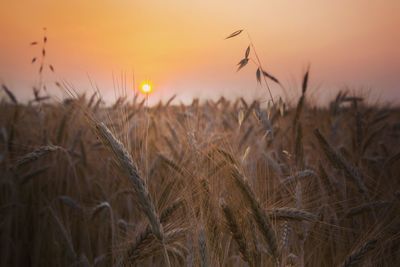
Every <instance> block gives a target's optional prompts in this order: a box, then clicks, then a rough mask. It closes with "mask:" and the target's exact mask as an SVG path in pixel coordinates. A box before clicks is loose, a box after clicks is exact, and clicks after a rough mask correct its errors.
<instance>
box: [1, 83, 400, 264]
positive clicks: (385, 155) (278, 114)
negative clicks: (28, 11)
mask: <svg viewBox="0 0 400 267" xmlns="http://www.w3.org/2000/svg"><path fill="white" fill-rule="evenodd" d="M10 93H11V92H10ZM11 96H12V94H11ZM11 100H12V101H6V100H3V101H2V102H1V103H0V114H1V116H0V125H1V139H0V153H1V158H0V172H1V177H0V192H1V194H0V213H1V216H0V247H1V252H0V265H1V266H396V265H397V264H399V262H400V254H399V252H400V250H399V230H400V216H399V214H400V213H399V212H400V191H399V189H400V187H399V173H400V164H399V159H400V153H399V152H400V146H399V144H400V141H399V136H400V112H399V110H398V109H397V108H395V107H388V106H386V107H385V106H383V105H381V106H379V105H374V106H368V105H366V104H364V102H363V100H362V99H361V98H358V97H350V96H349V95H347V94H345V93H340V94H339V95H338V96H337V97H336V98H335V99H333V100H332V101H331V103H330V105H329V106H327V107H325V108H317V107H314V106H313V105H312V103H308V101H307V99H306V96H305V90H303V94H302V96H301V98H300V99H299V101H298V103H297V104H294V105H291V106H289V105H285V104H284V103H283V102H279V103H276V104H275V105H273V106H272V105H269V106H265V105H263V104H260V102H258V101H253V102H246V101H245V100H244V99H238V100H236V101H229V100H227V99H224V98H221V99H219V100H218V101H199V100H198V99H195V100H193V103H192V104H190V105H184V104H181V105H172V104H171V103H170V102H171V101H168V102H167V103H161V102H160V104H159V105H156V106H153V107H147V106H146V103H145V100H140V99H139V98H138V97H136V98H134V99H133V100H132V99H127V98H120V99H118V101H116V102H115V103H114V104H113V105H111V106H105V105H103V104H102V102H101V99H99V98H97V97H96V96H95V95H94V96H93V97H90V98H88V97H85V96H84V95H83V96H78V97H75V98H71V99H67V100H65V101H64V102H62V103H53V104H51V103H47V104H46V103H39V104H35V103H32V104H30V105H23V104H19V103H18V102H17V101H16V99H12V97H11Z"/></svg>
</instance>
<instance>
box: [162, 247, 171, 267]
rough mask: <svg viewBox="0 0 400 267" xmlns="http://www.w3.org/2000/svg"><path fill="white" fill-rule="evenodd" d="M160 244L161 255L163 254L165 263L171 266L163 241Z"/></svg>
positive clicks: (168, 266)
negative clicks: (161, 248)
mask: <svg viewBox="0 0 400 267" xmlns="http://www.w3.org/2000/svg"><path fill="white" fill-rule="evenodd" d="M162 246H163V255H164V260H165V265H166V266H167V267H171V262H170V261H169V256H168V251H167V248H166V246H165V242H164V241H163V242H162Z"/></svg>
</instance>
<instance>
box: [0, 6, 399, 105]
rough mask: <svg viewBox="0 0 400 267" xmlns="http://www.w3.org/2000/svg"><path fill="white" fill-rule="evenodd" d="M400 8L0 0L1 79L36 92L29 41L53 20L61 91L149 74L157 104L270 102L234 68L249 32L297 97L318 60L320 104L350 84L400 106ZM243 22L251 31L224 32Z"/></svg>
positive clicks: (49, 77) (108, 93)
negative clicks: (240, 99)
mask: <svg viewBox="0 0 400 267" xmlns="http://www.w3.org/2000/svg"><path fill="white" fill-rule="evenodd" d="M399 14H400V1H398V0H385V1H378V0H376V1H374V0H336V1H331V0H297V1H294V0H252V1H251V0H249V1H234V0H230V1H226V0H218V1H215V0H213V1H211V0H96V1H94V0H93V1H90V0H68V1H66V0H58V1H54V0H35V1H33V0H31V1H26V0H25V1H23V0H21V1H11V0H1V1H0V32H1V38H0V82H1V83H4V84H6V85H7V86H8V87H9V88H10V89H11V90H12V91H13V92H14V93H15V94H16V96H17V97H18V98H19V99H22V100H27V99H29V98H31V97H32V86H34V85H35V84H37V83H38V79H39V75H38V66H39V65H38V64H39V62H40V60H38V61H37V62H35V63H34V64H31V59H32V58H33V57H36V56H40V54H41V47H40V46H30V45H29V44H30V42H32V41H41V40H42V36H43V27H46V28H47V30H46V35H47V38H48V42H47V44H46V59H45V60H46V62H47V63H48V64H52V65H53V66H54V68H55V73H51V71H49V70H48V69H47V68H46V67H45V71H44V72H43V80H44V81H45V83H46V85H47V90H48V91H49V93H50V94H52V95H60V94H62V92H61V90H60V89H58V88H57V87H56V86H54V82H55V81H64V82H68V83H69V84H70V85H72V86H73V87H74V88H75V89H76V90H77V91H78V92H87V94H91V93H92V92H93V86H92V85H91V84H93V83H96V84H97V85H98V87H99V88H100V90H101V92H102V94H103V96H104V97H105V98H106V99H108V100H109V99H114V98H115V97H116V95H117V96H118V95H120V94H121V91H125V92H126V94H128V95H131V94H133V90H132V88H133V87H137V86H138V85H139V84H140V83H141V82H142V81H143V80H151V82H152V84H153V88H154V91H153V94H152V95H151V96H150V99H151V100H153V101H157V100H158V99H167V98H169V97H170V96H172V95H174V94H177V96H178V99H180V100H182V101H190V100H191V99H192V98H193V97H201V98H214V99H216V98H218V97H220V96H221V95H223V96H225V97H228V98H234V97H238V96H244V97H247V98H251V97H263V98H267V94H266V88H265V87H261V86H260V85H259V84H257V81H256V78H255V72H256V66H255V65H254V64H251V63H249V65H248V66H246V67H245V68H244V69H242V70H240V71H239V72H237V71H236V69H237V66H236V65H237V63H238V62H239V61H240V60H241V59H242V58H243V56H244V52H245V50H246V48H247V46H248V44H249V37H248V35H247V33H249V36H250V37H251V40H252V41H253V44H254V46H255V48H256V51H257V54H258V56H259V58H260V60H261V62H262V65H263V68H264V70H266V71H268V72H270V73H271V74H273V75H274V76H276V77H277V78H278V79H279V80H280V81H281V83H282V84H283V86H284V88H285V89H286V90H287V91H288V93H289V97H290V98H295V97H297V96H298V94H299V91H300V88H299V87H300V84H301V77H302V75H303V73H304V71H305V70H306V69H307V66H308V65H310V66H311V71H310V78H311V80H310V92H309V94H310V97H311V98H313V99H315V100H317V101H319V102H326V101H327V100H329V99H332V98H333V97H334V95H335V94H336V93H337V92H338V90H340V89H344V88H349V89H350V90H351V91H357V92H359V93H361V94H363V95H365V96H369V97H372V98H373V99H379V100H381V101H390V102H397V103H400V88H399V85H400V34H399V32H400V30H399V28H400V15H399ZM239 29H245V30H246V33H244V32H243V33H242V34H240V35H239V36H237V37H235V38H232V39H228V40H225V39H224V38H225V37H226V36H228V35H229V34H230V33H232V32H234V31H236V30H239ZM252 52H253V51H252ZM251 57H254V56H253V54H252V53H251ZM133 77H134V78H133ZM133 80H134V81H135V85H133ZM90 81H92V82H90ZM122 84H125V86H122ZM270 85H271V89H272V91H273V94H274V96H276V97H277V96H278V95H280V94H281V93H282V89H281V88H279V87H277V86H274V85H273V84H270ZM121 88H124V90H122V89H121Z"/></svg>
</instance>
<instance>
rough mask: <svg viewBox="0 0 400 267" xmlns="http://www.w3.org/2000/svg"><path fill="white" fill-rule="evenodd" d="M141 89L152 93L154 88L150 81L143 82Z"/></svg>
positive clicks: (144, 92)
mask: <svg viewBox="0 0 400 267" xmlns="http://www.w3.org/2000/svg"><path fill="white" fill-rule="evenodd" d="M140 91H141V92H142V93H143V94H150V93H151V92H152V91H153V88H152V86H151V84H150V82H148V81H145V82H142V84H141V86H140Z"/></svg>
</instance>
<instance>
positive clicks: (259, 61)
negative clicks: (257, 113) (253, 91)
mask: <svg viewBox="0 0 400 267" xmlns="http://www.w3.org/2000/svg"><path fill="white" fill-rule="evenodd" d="M246 33H247V37H248V38H249V41H250V45H251V47H252V49H253V52H254V55H255V56H256V59H257V62H258V67H259V68H260V71H262V70H263V68H262V65H261V60H260V58H259V57H258V54H257V51H256V48H255V46H254V44H253V41H252V39H251V37H250V34H249V32H248V31H247V30H246ZM262 76H263V79H264V83H265V85H266V86H267V89H268V93H269V96H270V97H271V101H272V104H273V105H274V106H275V102H274V98H273V96H272V93H271V89H270V88H269V85H268V82H267V79H266V78H265V75H262Z"/></svg>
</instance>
